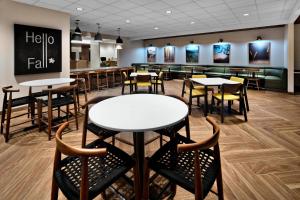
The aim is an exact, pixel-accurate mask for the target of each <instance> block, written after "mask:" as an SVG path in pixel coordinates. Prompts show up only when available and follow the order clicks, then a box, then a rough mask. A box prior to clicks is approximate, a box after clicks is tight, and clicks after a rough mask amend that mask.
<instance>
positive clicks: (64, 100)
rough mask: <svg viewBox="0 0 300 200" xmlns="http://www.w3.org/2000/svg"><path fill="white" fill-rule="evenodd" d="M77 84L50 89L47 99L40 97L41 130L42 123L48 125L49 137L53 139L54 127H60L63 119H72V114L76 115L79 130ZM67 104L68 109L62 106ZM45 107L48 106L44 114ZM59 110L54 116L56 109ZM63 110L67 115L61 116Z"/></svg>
mask: <svg viewBox="0 0 300 200" xmlns="http://www.w3.org/2000/svg"><path fill="white" fill-rule="evenodd" d="M76 89H77V85H76V84H75V85H70V86H63V87H59V88H55V89H48V90H45V91H48V98H47V99H46V100H44V99H42V98H39V99H38V100H37V102H38V125H39V131H41V130H42V124H45V125H46V127H47V133H48V139H49V140H50V139H51V132H52V129H53V128H55V127H58V126H59V125H60V124H61V121H62V120H64V119H66V120H67V121H70V119H69V118H70V116H74V118H75V119H74V120H75V123H76V129H77V130H78V117H77V111H78V110H77V96H76ZM70 105H73V108H74V109H73V110H74V113H72V112H71V110H70ZM63 106H65V107H66V110H62V109H61V107H63ZM43 107H47V114H45V115H44V112H43ZM55 110H57V117H56V118H54V111H55ZM61 112H64V113H65V114H66V115H65V116H64V117H62V116H61V114H60V113H61Z"/></svg>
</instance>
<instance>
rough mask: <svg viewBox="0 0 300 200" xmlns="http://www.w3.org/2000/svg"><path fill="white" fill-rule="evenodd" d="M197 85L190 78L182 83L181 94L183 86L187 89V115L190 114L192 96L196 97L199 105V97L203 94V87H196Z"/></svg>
mask: <svg viewBox="0 0 300 200" xmlns="http://www.w3.org/2000/svg"><path fill="white" fill-rule="evenodd" d="M196 87H197V86H195V85H194V83H193V81H191V80H190V79H185V80H184V83H183V89H182V94H181V96H182V97H183V96H184V93H185V88H188V89H189V91H188V92H189V103H188V105H189V115H190V114H192V104H193V98H197V105H198V106H200V97H204V96H205V90H204V88H202V87H201V88H196Z"/></svg>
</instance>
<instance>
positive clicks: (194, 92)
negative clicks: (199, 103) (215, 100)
mask: <svg viewBox="0 0 300 200" xmlns="http://www.w3.org/2000/svg"><path fill="white" fill-rule="evenodd" d="M203 95H205V91H204V90H203V89H193V90H192V96H193V97H196V96H203Z"/></svg>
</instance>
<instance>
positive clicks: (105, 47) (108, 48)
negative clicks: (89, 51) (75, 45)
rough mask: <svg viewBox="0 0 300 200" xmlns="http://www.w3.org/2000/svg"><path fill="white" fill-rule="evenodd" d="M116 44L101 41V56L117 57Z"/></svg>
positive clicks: (107, 57)
mask: <svg viewBox="0 0 300 200" xmlns="http://www.w3.org/2000/svg"><path fill="white" fill-rule="evenodd" d="M115 46H116V45H115V44H110V43H100V57H106V60H108V59H111V60H115V59H116V58H117V50H116V47H115ZM99 66H100V65H99Z"/></svg>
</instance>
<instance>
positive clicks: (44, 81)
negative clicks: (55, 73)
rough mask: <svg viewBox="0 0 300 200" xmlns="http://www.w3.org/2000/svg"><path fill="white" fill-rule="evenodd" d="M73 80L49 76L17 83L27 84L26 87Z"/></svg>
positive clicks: (58, 83) (49, 85)
mask: <svg viewBox="0 0 300 200" xmlns="http://www.w3.org/2000/svg"><path fill="white" fill-rule="evenodd" d="M74 81H75V79H74V78H49V79H39V80H33V81H25V82H21V83H19V85H21V86H28V87H41V86H48V87H51V86H52V85H61V84H66V83H71V82H74Z"/></svg>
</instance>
